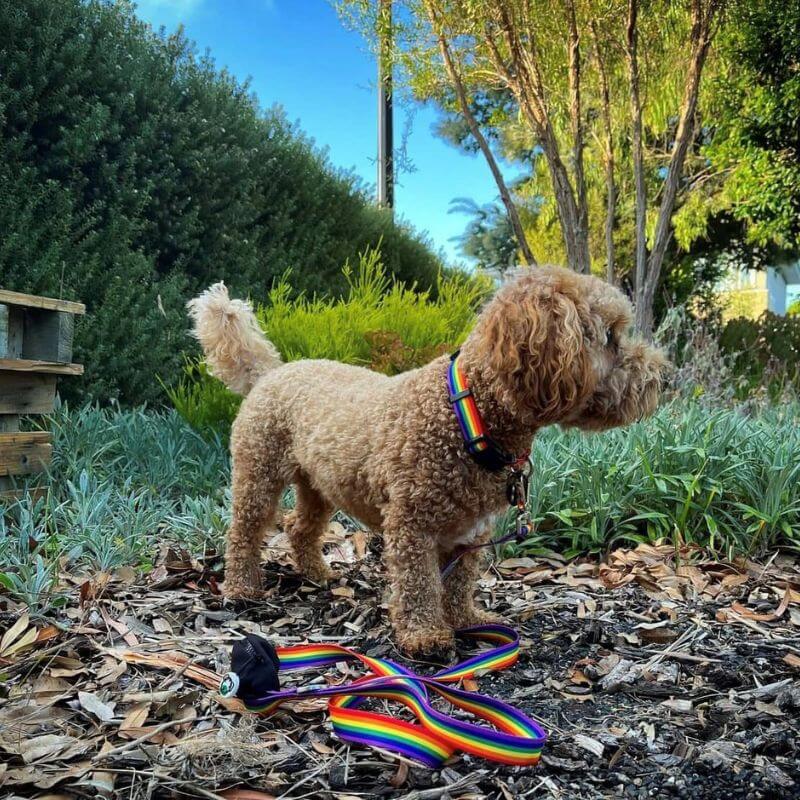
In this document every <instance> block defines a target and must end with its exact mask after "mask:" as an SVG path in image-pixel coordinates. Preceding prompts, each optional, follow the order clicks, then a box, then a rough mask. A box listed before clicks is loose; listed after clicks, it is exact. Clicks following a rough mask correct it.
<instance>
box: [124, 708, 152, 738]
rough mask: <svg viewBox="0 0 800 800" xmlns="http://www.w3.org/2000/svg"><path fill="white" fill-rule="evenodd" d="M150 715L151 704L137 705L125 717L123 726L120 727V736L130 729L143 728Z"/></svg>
mask: <svg viewBox="0 0 800 800" xmlns="http://www.w3.org/2000/svg"><path fill="white" fill-rule="evenodd" d="M149 713H150V703H148V702H143V703H136V704H135V705H134V706H133V708H131V709H130V711H128V713H127V714H126V715H125V719H123V720H122V724H121V725H120V726H119V732H120V734H122V733H125V731H127V730H128V729H129V728H141V727H143V726H144V724H145V722H147V716H148V714H149Z"/></svg>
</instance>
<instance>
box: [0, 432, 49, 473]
mask: <svg viewBox="0 0 800 800" xmlns="http://www.w3.org/2000/svg"><path fill="white" fill-rule="evenodd" d="M52 456H53V446H52V445H51V444H50V434H49V433H47V432H46V431H30V432H25V433H0V475H29V474H31V473H32V472H41V471H42V470H43V469H45V468H46V467H47V466H48V465H49V464H50V460H51V459H52Z"/></svg>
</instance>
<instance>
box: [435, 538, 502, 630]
mask: <svg viewBox="0 0 800 800" xmlns="http://www.w3.org/2000/svg"><path fill="white" fill-rule="evenodd" d="M487 541H489V532H487V533H486V535H485V536H483V537H482V538H481V539H479V540H478V541H477V542H476V543H477V544H482V543H484V542H487ZM484 553H485V551H484V550H469V551H467V552H466V553H464V554H463V555H462V556H461V557H460V558H459V559H458V561H457V562H456V564H455V566H454V567H453V569H452V570H451V571H450V573H449V575H448V576H447V577H446V578H445V579H444V595H443V598H442V605H443V608H444V615H445V619H446V620H447V621H448V622H449V623H450V625H452V626H453V627H454V628H469V627H471V626H473V625H485V624H487V623H490V622H499V621H500V617H499V616H497V615H495V614H492V613H491V612H489V611H486V610H485V609H481V608H479V607H478V605H477V604H476V603H475V599H474V594H475V587H476V585H477V583H478V576H479V574H480V569H481V564H482V563H483V562H484V560H485V559H484ZM455 555H456V553H455V552H454V551H450V552H446V553H445V552H444V551H442V552H440V553H439V561H440V564H441V566H442V568H444V567H445V566H446V565H447V564H448V563H449V562H450V560H451V559H452V558H453V557H454V556H455Z"/></svg>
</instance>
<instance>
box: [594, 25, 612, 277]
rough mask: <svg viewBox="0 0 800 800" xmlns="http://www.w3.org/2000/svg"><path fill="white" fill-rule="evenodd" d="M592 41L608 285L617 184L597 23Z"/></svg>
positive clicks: (604, 66) (606, 79)
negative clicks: (599, 117)
mask: <svg viewBox="0 0 800 800" xmlns="http://www.w3.org/2000/svg"><path fill="white" fill-rule="evenodd" d="M591 31H592V39H593V40H594V48H595V57H596V59H597V72H598V75H599V77H600V98H601V108H602V114H603V128H604V133H605V146H604V150H605V158H604V164H603V166H604V167H605V173H606V222H605V239H606V280H607V281H608V282H609V283H610V284H612V285H613V284H615V283H616V281H617V275H616V252H615V248H614V223H615V222H616V216H617V184H616V179H615V173H614V171H615V169H616V162H615V158H614V128H613V124H612V120H611V91H610V89H609V85H608V73H607V72H606V62H605V58H604V57H603V53H602V50H601V49H600V37H599V35H598V33H597V23H596V22H595V20H592V23H591Z"/></svg>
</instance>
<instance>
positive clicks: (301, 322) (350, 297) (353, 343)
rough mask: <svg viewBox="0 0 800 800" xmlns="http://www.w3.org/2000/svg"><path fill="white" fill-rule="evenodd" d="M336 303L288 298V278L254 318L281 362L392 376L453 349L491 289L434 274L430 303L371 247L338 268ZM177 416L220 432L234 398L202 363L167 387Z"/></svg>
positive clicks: (476, 280) (478, 280)
mask: <svg viewBox="0 0 800 800" xmlns="http://www.w3.org/2000/svg"><path fill="white" fill-rule="evenodd" d="M343 272H344V276H345V279H346V281H347V286H348V291H347V293H346V294H345V296H344V297H342V298H341V299H332V298H329V297H308V296H307V295H304V294H300V295H299V296H293V292H292V287H291V284H290V279H289V276H285V277H284V278H283V279H282V280H281V281H280V282H279V283H277V284H276V285H275V287H274V288H273V289H272V291H271V292H270V294H269V297H268V298H267V303H266V304H265V305H263V306H259V307H257V310H256V314H257V316H258V320H259V322H260V324H261V326H262V328H263V329H264V332H265V334H266V335H267V337H268V338H269V339H270V341H272V342H273V343H274V344H275V346H276V347H277V348H278V350H279V351H280V353H281V356H282V357H283V359H284V360H285V361H294V360H297V359H300V358H328V359H333V360H335V361H342V362H344V363H347V364H359V365H362V366H367V367H371V368H372V369H376V370H379V371H381V372H385V373H387V374H390V375H393V374H396V373H398V372H403V371H405V370H407V369H412V368H414V367H418V366H421V365H422V364H425V363H427V362H428V361H430V360H431V359H432V358H434V357H435V356H437V355H439V354H441V353H444V352H448V351H450V350H453V349H455V348H456V347H458V346H459V345H460V344H461V342H462V341H463V340H464V337H465V336H466V334H467V332H468V331H469V329H470V327H471V326H472V323H473V321H474V319H475V313H476V311H477V309H478V306H479V305H480V304H481V302H482V301H483V300H484V299H485V298H486V297H487V296H488V294H489V292H490V290H491V281H490V280H489V279H488V278H487V277H485V276H478V277H472V276H467V275H464V274H460V273H455V274H451V275H448V276H440V278H439V282H438V286H437V292H436V296H435V298H434V297H433V296H432V295H431V294H430V293H429V292H419V291H415V290H413V289H409V288H407V287H406V286H404V285H403V284H401V283H399V282H398V281H396V280H394V279H393V278H390V277H389V276H388V275H387V272H386V270H385V268H384V266H383V264H382V262H381V258H380V252H379V251H378V250H369V251H367V252H366V253H364V254H362V256H361V258H360V260H359V265H358V269H357V270H355V271H354V270H352V269H351V268H350V266H349V265H346V266H345V268H344V270H343ZM168 393H169V396H170V399H171V400H172V403H173V405H174V406H175V408H176V409H177V410H178V412H179V413H180V414H181V415H182V416H183V417H184V418H185V419H186V420H187V421H188V422H189V423H190V424H191V425H192V426H193V427H195V428H197V429H198V430H208V429H212V430H217V431H222V432H224V431H225V430H227V427H228V426H229V425H230V423H231V421H232V420H233V417H234V416H235V414H236V410H237V408H238V399H237V398H236V397H235V396H234V395H232V394H231V393H230V392H228V391H227V390H226V389H225V388H224V387H223V386H222V384H221V383H220V382H219V381H217V380H216V379H214V378H212V377H210V376H209V375H208V373H207V371H206V370H205V368H204V367H203V366H202V365H198V364H196V363H190V364H189V365H187V367H186V369H185V372H184V376H183V379H182V380H181V381H180V383H179V384H178V385H177V386H175V387H173V388H171V389H168Z"/></svg>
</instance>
